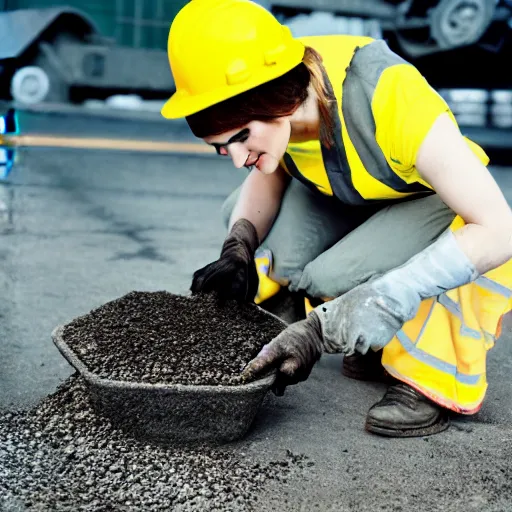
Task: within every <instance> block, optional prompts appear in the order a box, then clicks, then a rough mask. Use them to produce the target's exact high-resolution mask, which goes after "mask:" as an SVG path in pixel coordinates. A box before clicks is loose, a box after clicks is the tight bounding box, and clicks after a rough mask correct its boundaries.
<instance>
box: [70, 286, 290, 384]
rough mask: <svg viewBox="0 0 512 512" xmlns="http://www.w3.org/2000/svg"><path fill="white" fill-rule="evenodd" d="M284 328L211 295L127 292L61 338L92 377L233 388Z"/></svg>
mask: <svg viewBox="0 0 512 512" xmlns="http://www.w3.org/2000/svg"><path fill="white" fill-rule="evenodd" d="M282 330H283V323H281V322H280V321H279V320H277V319H274V318H269V316H268V315H267V314H266V313H265V312H263V311H261V310H259V309H257V308H255V307H250V305H244V304H239V303H237V302H236V301H228V302H222V303H220V302H219V301H218V299H217V298H216V296H215V295H213V294H207V295H203V294H201V295H194V296H191V297H184V296H179V295H174V294H171V293H168V292H131V293H129V294H127V295H125V296H123V297H121V298H119V299H117V300H114V301H111V302H108V303H106V304H104V305H102V306H101V307H99V308H97V309H95V310H93V311H91V312H90V313H88V314H87V315H84V316H81V317H79V318H76V319H75V320H73V321H72V322H70V323H69V324H67V325H66V328H65V330H64V332H63V338H64V340H65V341H66V342H67V343H68V345H69V346H70V347H71V348H72V349H73V350H74V351H75V352H76V353H77V355H78V356H79V357H80V359H81V360H82V361H83V362H84V364H85V365H86V367H87V368H88V369H89V370H90V371H92V372H93V373H96V374H97V375H99V376H101V377H103V378H108V379H113V380H124V381H136V382H147V383H152V384H155V383H162V384H196V385H219V384H222V385H237V384H241V378H240V371H241V369H242V368H243V367H244V366H245V365H246V364H247V363H248V362H249V361H250V360H251V359H252V358H253V357H255V356H256V354H257V353H258V352H259V351H260V350H261V348H262V347H263V345H264V344H265V343H268V342H269V341H270V340H272V338H274V337H275V336H277V334H279V333H280V332H281V331H282Z"/></svg>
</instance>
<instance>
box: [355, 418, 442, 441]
mask: <svg viewBox="0 0 512 512" xmlns="http://www.w3.org/2000/svg"><path fill="white" fill-rule="evenodd" d="M449 426H450V419H449V418H448V416H446V414H441V415H440V416H439V417H437V418H436V420H435V421H434V423H431V424H430V425H425V426H421V427H416V428H403V429H400V428H392V427H386V426H384V425H375V424H372V423H370V422H368V421H367V422H366V424H365V426H364V428H365V430H367V431H368V432H371V433H372V434H378V435H380V436H385V437H424V436H430V435H432V434H438V433H439V432H443V431H444V430H446V429H447V428H448V427H449Z"/></svg>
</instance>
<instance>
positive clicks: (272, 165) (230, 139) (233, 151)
mask: <svg viewBox="0 0 512 512" xmlns="http://www.w3.org/2000/svg"><path fill="white" fill-rule="evenodd" d="M290 131H291V125H290V119H289V118H288V117H279V118H277V119H275V120H273V121H272V122H263V121H251V122H250V123H249V124H247V125H245V126H243V127H241V128H238V129H236V130H232V131H229V132H225V133H222V134H220V135H214V136H211V137H205V138H204V139H203V140H204V141H205V142H206V143H207V144H210V145H212V146H214V147H215V149H216V150H217V153H218V154H219V155H223V156H229V157H231V159H232V160H233V164H234V165H235V167H236V168H237V169H240V168H241V167H248V168H252V167H253V166H254V167H256V168H257V169H258V170H259V171H261V172H262V173H263V174H272V173H273V172H274V171H275V170H276V169H277V167H278V165H279V161H280V160H281V158H282V157H283V155H284V153H285V152H286V147H287V146H288V142H289V140H290Z"/></svg>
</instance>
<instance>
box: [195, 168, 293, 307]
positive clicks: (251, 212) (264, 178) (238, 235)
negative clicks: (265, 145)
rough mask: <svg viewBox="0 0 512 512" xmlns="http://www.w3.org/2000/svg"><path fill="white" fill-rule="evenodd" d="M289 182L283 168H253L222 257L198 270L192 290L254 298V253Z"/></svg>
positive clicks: (233, 216) (240, 199) (237, 206)
mask: <svg viewBox="0 0 512 512" xmlns="http://www.w3.org/2000/svg"><path fill="white" fill-rule="evenodd" d="M287 184H288V179H287V175H286V174H285V173H284V171H283V170H282V169H280V168H278V169H277V170H276V171H275V172H274V173H272V174H262V173H260V172H259V171H251V173H250V174H249V176H248V177H247V178H246V179H245V181H244V184H243V185H242V190H241V193H240V197H239V199H238V202H237V205H236V206H235V208H234V210H233V213H232V214H231V219H230V223H229V233H228V236H227V237H226V239H225V240H224V244H223V245H222V249H221V254H220V257H219V259H218V260H216V261H214V262H212V263H210V264H208V265H206V266H205V267H203V268H201V269H199V270H197V271H196V272H195V273H194V277H193V280H192V285H191V287H190V289H191V291H192V293H199V292H203V293H208V292H212V291H214V292H217V293H218V294H219V295H220V296H221V297H223V298H226V299H238V300H246V301H247V300H249V301H250V300H253V299H254V296H255V295H256V292H257V291H258V284H259V279H258V274H257V271H256V264H255V262H254V253H255V252H256V249H257V248H258V246H259V245H260V243H261V241H262V240H263V239H264V238H265V237H266V236H267V234H268V232H269V231H270V228H271V227H272V224H273V222H274V219H275V217H276V215H277V212H278V211H279V207H280V205H281V200H282V197H283V194H284V191H285V189H286V186H287Z"/></svg>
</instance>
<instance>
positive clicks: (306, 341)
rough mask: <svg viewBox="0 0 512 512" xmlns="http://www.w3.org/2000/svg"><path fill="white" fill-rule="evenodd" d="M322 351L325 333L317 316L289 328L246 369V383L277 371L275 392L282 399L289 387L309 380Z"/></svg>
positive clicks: (268, 345)
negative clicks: (268, 372)
mask: <svg viewBox="0 0 512 512" xmlns="http://www.w3.org/2000/svg"><path fill="white" fill-rule="evenodd" d="M322 350H323V341H322V330H321V326H320V321H319V319H318V316H317V315H316V314H315V312H314V311H313V312H311V313H310V314H309V316H308V317H307V318H306V319H305V320H301V321H299V322H296V323H293V324H291V325H289V326H288V327H287V328H286V329H285V330H284V331H282V332H281V333H280V334H279V335H278V336H276V337H275V338H274V339H273V340H272V341H271V342H270V343H269V344H267V345H265V346H264V347H263V349H262V350H261V352H260V353H259V354H258V355H257V356H256V357H255V358H254V359H253V360H252V361H251V362H250V363H249V364H248V365H247V366H246V367H245V369H244V371H243V372H242V377H243V378H244V380H247V381H248V380H252V379H254V378H255V377H256V376H257V375H259V374H262V373H264V372H266V371H268V370H271V369H274V368H277V369H278V373H277V378H276V380H275V382H274V384H273V386H272V391H273V392H274V393H275V394H276V395H277V396H282V395H283V394H284V391H285V389H286V386H289V385H292V384H297V383H298V382H301V381H304V380H306V379H307V378H308V377H309V374H310V373H311V370H312V369H313V366H314V365H315V363H316V362H317V361H318V360H319V359H320V357H321V355H322Z"/></svg>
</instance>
